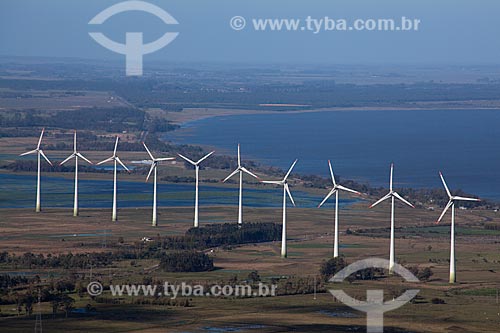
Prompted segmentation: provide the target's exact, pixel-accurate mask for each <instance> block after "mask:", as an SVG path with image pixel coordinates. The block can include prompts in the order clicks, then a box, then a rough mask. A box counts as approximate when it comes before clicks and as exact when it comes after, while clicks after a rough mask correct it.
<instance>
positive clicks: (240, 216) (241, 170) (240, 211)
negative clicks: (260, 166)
mask: <svg viewBox="0 0 500 333" xmlns="http://www.w3.org/2000/svg"><path fill="white" fill-rule="evenodd" d="M237 173H239V174H240V193H239V201H238V224H239V225H240V226H241V224H242V223H243V207H242V196H243V173H247V174H249V175H250V176H252V177H255V178H257V179H259V177H258V176H257V175H255V174H253V173H251V172H250V171H248V170H247V169H246V168H245V167H244V166H242V165H241V154H240V144H238V167H237V168H236V169H235V170H234V171H233V172H231V174H230V175H229V176H227V177H226V179H224V180H223V181H222V182H224V183H225V182H226V181H227V180H228V179H229V178H231V177H233V176H234V175H235V174H237Z"/></svg>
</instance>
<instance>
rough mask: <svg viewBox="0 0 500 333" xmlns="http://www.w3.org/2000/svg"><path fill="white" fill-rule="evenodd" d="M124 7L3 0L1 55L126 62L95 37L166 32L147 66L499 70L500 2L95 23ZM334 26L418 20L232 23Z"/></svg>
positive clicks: (235, 11) (245, 7)
mask: <svg viewBox="0 0 500 333" xmlns="http://www.w3.org/2000/svg"><path fill="white" fill-rule="evenodd" d="M119 2H121V1H119V0H112V1H108V0H99V1H97V0H90V1H83V0H76V1H71V2H68V1H61V0H53V1H43V2H42V1H35V0H16V1H13V0H7V1H2V2H1V3H0V43H1V45H2V49H1V50H0V54H1V55H4V56H27V57H49V58H54V57H56V58H68V59H69V58H79V59H93V60H101V61H110V60H111V61H117V62H119V61H123V58H124V56H122V55H119V54H115V53H113V52H111V51H109V50H107V49H105V48H103V47H102V46H100V45H98V44H97V43H96V42H95V41H94V40H93V39H92V38H91V37H90V36H89V35H88V33H89V32H92V31H100V32H103V33H104V34H105V35H106V36H108V37H109V38H110V39H112V40H115V41H117V42H123V41H124V38H125V32H127V31H129V32H130V31H138V32H144V41H145V42H150V41H153V40H155V39H156V38H158V37H160V36H161V35H162V34H163V33H164V32H166V31H172V32H174V31H175V32H179V33H180V34H179V36H178V37H177V39H176V40H174V41H173V42H172V43H171V44H170V45H168V46H167V47H165V48H163V49H161V50H159V51H158V52H155V53H153V54H150V55H146V56H145V61H146V63H145V66H147V61H151V62H152V63H154V62H158V61H160V62H172V63H175V62H183V63H193V64H194V63H244V64H271V65H272V64H292V65H293V64H297V65H307V64H316V65H319V64H326V65H328V64H330V65H359V64H367V65H396V66H397V65H413V64H414V65H443V64H447V65H473V66H479V65H498V64H500V61H499V59H500V41H499V40H498V37H497V36H498V32H499V31H500V21H499V20H497V18H496V13H498V12H499V10H500V3H499V2H496V1H490V0H483V1H479V2H477V1H476V2H472V1H451V0H445V1H440V2H438V3H436V2H432V1H428V0H424V1H405V2H401V1H377V2H376V3H374V2H373V1H366V0H358V1H332V2H320V1H311V2H308V3H307V4H306V3H302V2H300V1H286V3H285V1H282V0H278V1H273V2H272V3H269V2H264V1H261V0H257V1H253V2H252V3H251V4H249V3H243V2H240V1H227V0H216V1H211V2H208V3H207V2H206V1H179V0H173V1H157V0H156V1H149V2H150V3H153V4H156V5H158V6H160V7H161V8H163V9H165V10H166V11H167V12H168V13H170V14H171V15H172V16H173V17H174V18H176V19H177V21H178V22H179V24H178V25H169V26H166V25H165V24H164V23H163V22H161V20H159V19H158V18H156V17H155V16H154V15H151V14H148V13H141V12H129V13H121V14H118V15H116V16H115V17H112V18H110V19H109V20H108V21H107V22H105V23H104V24H102V25H101V26H94V27H92V26H89V25H88V22H89V20H90V19H92V18H93V17H94V16H95V15H96V14H97V13H99V12H100V11H102V10H104V9H105V8H107V7H109V6H110V5H113V4H116V3H119ZM236 15H241V16H243V17H246V18H247V21H250V20H251V19H252V18H263V19H266V18H279V19H281V18H298V19H304V18H305V17H307V16H312V17H314V18H318V19H320V18H324V17H325V16H328V17H330V18H333V19H342V18H346V19H356V18H362V19H368V18H395V19H396V18H399V17H402V16H405V17H409V18H417V19H420V20H421V24H420V29H419V30H418V31H404V32H402V31H320V32H319V33H317V34H314V33H313V32H311V31H293V32H290V31H280V32H277V31H255V30H252V29H251V28H249V23H248V22H247V28H245V29H244V30H241V31H235V30H232V29H231V27H230V25H229V21H230V19H231V17H233V16H236Z"/></svg>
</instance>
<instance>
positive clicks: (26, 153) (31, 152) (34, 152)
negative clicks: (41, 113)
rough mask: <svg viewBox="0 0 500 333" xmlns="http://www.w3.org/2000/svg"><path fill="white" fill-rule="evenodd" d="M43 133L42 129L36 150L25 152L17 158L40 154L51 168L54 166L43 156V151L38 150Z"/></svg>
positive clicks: (43, 129)
mask: <svg viewBox="0 0 500 333" xmlns="http://www.w3.org/2000/svg"><path fill="white" fill-rule="evenodd" d="M44 132H45V128H42V133H41V134H40V138H39V139H38V143H37V145H36V148H35V149H33V150H30V151H27V152H25V153H22V154H19V156H26V155H31V154H40V155H41V156H42V157H43V158H44V159H45V160H46V161H47V163H49V164H50V165H51V166H54V165H53V164H52V162H51V161H50V160H49V159H48V157H47V156H46V155H45V153H44V152H43V150H42V149H41V148H40V145H41V144H42V138H43V133H44Z"/></svg>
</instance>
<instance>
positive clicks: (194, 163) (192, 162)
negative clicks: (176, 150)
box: [177, 154, 196, 165]
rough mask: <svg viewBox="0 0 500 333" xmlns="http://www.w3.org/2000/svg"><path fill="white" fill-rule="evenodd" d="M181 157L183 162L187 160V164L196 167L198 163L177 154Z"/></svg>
mask: <svg viewBox="0 0 500 333" xmlns="http://www.w3.org/2000/svg"><path fill="white" fill-rule="evenodd" d="M177 155H179V157H180V158H182V159H183V160H185V161H186V162H188V163H190V164H192V165H196V162H194V161H193V160H190V159H189V158H187V157H186V156H183V155H181V154H177Z"/></svg>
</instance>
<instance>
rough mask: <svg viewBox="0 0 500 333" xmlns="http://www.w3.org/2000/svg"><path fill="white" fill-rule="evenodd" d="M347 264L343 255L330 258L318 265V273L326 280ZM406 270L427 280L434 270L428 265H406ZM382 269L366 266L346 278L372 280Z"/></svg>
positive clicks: (379, 275) (382, 271) (381, 274)
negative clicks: (422, 266) (420, 266)
mask: <svg viewBox="0 0 500 333" xmlns="http://www.w3.org/2000/svg"><path fill="white" fill-rule="evenodd" d="M348 265H349V264H348V263H347V261H346V260H345V258H344V257H337V258H331V259H329V260H326V261H323V263H322V264H321V267H320V275H321V278H322V280H323V281H325V282H326V281H328V280H329V279H330V278H331V277H333V276H334V275H335V274H337V273H338V272H340V271H341V270H342V269H344V268H345V267H347V266H348ZM408 270H409V271H410V272H412V273H413V275H415V276H416V277H417V278H418V279H419V280H420V281H428V280H429V279H430V277H431V276H432V275H433V274H434V272H433V271H432V270H431V269H430V268H429V267H424V268H422V269H421V268H419V267H417V266H411V267H408ZM384 276H385V274H384V270H383V269H380V268H366V269H363V270H360V271H358V272H355V273H353V274H352V275H351V276H349V277H348V278H347V279H346V280H347V281H348V282H352V281H354V280H373V279H378V278H381V277H384Z"/></svg>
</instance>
